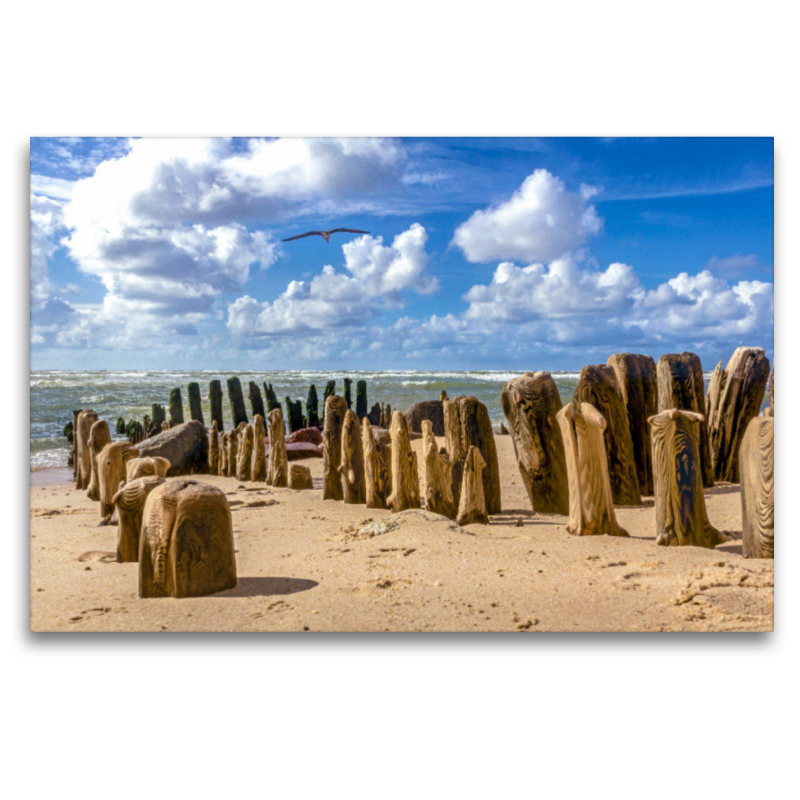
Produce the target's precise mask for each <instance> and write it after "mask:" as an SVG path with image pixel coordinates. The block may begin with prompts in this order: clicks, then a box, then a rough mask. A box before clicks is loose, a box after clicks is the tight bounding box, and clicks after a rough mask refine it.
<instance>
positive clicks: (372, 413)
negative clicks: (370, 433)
mask: <svg viewBox="0 0 800 800" xmlns="http://www.w3.org/2000/svg"><path fill="white" fill-rule="evenodd" d="M367 417H368V419H369V422H370V425H380V424H381V404H380V403H375V404H373V406H372V408H371V409H370V410H369V414H367Z"/></svg>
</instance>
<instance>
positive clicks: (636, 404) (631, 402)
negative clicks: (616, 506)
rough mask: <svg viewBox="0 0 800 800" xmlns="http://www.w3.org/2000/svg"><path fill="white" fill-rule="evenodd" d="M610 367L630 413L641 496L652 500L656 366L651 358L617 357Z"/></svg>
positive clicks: (612, 360)
mask: <svg viewBox="0 0 800 800" xmlns="http://www.w3.org/2000/svg"><path fill="white" fill-rule="evenodd" d="M607 363H608V366H609V367H611V368H612V369H613V370H614V374H615V375H616V377H617V386H618V387H619V391H620V394H621V395H622V402H623V404H624V406H625V410H626V411H627V412H628V429H629V430H630V433H631V443H632V444H633V460H634V463H635V465H636V475H637V477H638V479H639V492H640V493H641V494H642V495H646V496H648V497H650V496H652V494H653V448H652V446H651V442H650V428H649V427H648V425H647V420H648V419H649V418H650V417H652V416H654V415H655V414H657V413H658V378H657V377H656V362H655V361H653V359H652V357H651V356H645V355H639V354H637V353H616V354H615V355H613V356H609V357H608V362H607Z"/></svg>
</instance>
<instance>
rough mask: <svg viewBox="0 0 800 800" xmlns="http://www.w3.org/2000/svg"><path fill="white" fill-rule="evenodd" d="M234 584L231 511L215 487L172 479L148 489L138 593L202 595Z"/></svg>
mask: <svg viewBox="0 0 800 800" xmlns="http://www.w3.org/2000/svg"><path fill="white" fill-rule="evenodd" d="M234 586H236V556H235V555H234V545H233V524H232V520H231V510H230V506H229V505H228V500H227V498H226V497H225V493H224V492H223V491H222V490H221V489H218V488H217V487H216V486H211V485H210V484H207V483H200V482H199V481H195V480H191V479H188V478H173V479H171V480H168V481H167V482H166V483H163V484H162V485H161V486H158V487H157V488H155V489H154V490H153V491H151V492H150V495H149V497H148V498H147V501H146V503H145V506H144V512H143V519H142V534H141V539H140V545H139V597H203V596H205V595H209V594H215V593H216V592H222V591H225V590H226V589H232V588H233V587H234Z"/></svg>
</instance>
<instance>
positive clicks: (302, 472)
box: [289, 464, 314, 491]
mask: <svg viewBox="0 0 800 800" xmlns="http://www.w3.org/2000/svg"><path fill="white" fill-rule="evenodd" d="M289 488H290V489H295V490H297V491H300V490H303V489H313V488H314V481H313V480H312V479H311V470H310V469H309V468H308V467H306V466H304V465H303V464H292V465H290V467H289Z"/></svg>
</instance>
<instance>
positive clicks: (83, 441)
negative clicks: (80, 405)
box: [73, 408, 98, 489]
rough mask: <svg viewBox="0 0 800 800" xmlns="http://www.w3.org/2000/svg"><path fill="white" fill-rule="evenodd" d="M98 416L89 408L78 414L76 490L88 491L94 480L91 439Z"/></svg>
mask: <svg viewBox="0 0 800 800" xmlns="http://www.w3.org/2000/svg"><path fill="white" fill-rule="evenodd" d="M97 419H98V417H97V414H95V412H94V411H93V410H92V409H90V408H88V409H85V410H84V411H81V412H80V413H79V414H78V423H77V425H76V426H75V430H74V432H73V438H74V439H75V461H76V463H77V471H76V474H75V488H76V489H88V488H89V481H90V480H91V478H92V457H91V451H90V449H89V439H91V437H92V425H94V424H95V422H97Z"/></svg>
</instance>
